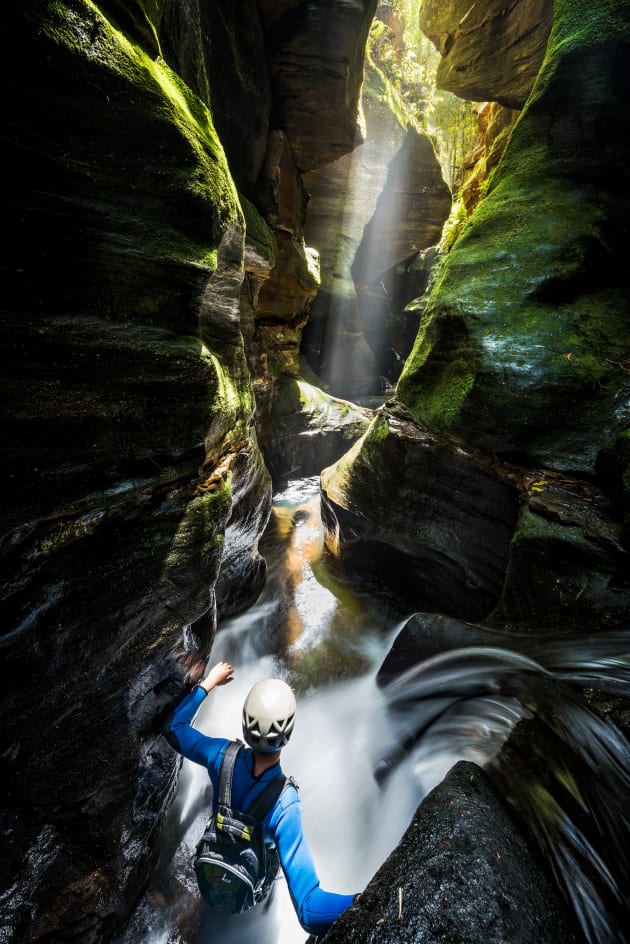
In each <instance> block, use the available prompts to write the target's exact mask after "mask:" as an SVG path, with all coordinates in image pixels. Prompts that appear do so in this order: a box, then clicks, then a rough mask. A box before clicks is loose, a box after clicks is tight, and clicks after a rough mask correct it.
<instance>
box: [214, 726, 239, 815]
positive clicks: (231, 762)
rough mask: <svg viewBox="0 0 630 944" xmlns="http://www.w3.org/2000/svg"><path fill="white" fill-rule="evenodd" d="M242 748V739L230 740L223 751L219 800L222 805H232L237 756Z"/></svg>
mask: <svg viewBox="0 0 630 944" xmlns="http://www.w3.org/2000/svg"><path fill="white" fill-rule="evenodd" d="M242 750H243V744H242V743H241V742H240V741H230V743H229V744H228V746H227V747H226V749H225V751H224V752H223V757H222V758H221V767H220V768H219V790H218V794H219V796H218V802H219V804H220V805H221V806H232V778H233V776H234V767H235V765H236V758H237V757H238V755H239V754H240V752H241V751H242Z"/></svg>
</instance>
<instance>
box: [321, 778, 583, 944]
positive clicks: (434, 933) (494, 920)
mask: <svg viewBox="0 0 630 944" xmlns="http://www.w3.org/2000/svg"><path fill="white" fill-rule="evenodd" d="M577 940H579V938H578V936H577V934H576V932H575V930H574V926H573V923H572V918H571V917H570V916H569V915H568V913H567V910H566V908H565V906H564V904H563V902H562V901H561V899H560V898H559V896H558V893H557V892H556V890H555V888H554V886H553V884H552V882H551V881H550V879H549V878H548V876H547V873H546V871H545V869H544V867H543V866H542V865H541V863H540V862H539V860H538V859H537V857H536V855H535V854H533V853H532V852H531V851H530V849H529V848H528V844H527V840H526V838H525V835H524V833H523V832H522V830H521V828H520V827H519V825H518V824H517V822H516V821H515V819H514V818H513V816H512V815H511V813H510V812H509V810H508V808H507V807H506V806H505V805H504V804H503V802H502V801H501V799H500V798H499V796H498V794H497V793H496V792H495V790H494V788H493V786H492V784H491V782H490V780H489V779H488V777H487V775H486V774H485V773H484V772H483V770H482V769H481V768H480V767H477V766H476V765H475V764H471V763H465V762H461V763H458V764H457V765H456V766H455V767H453V768H452V770H451V771H450V773H449V774H448V775H447V777H446V778H445V779H444V780H443V781H442V783H440V784H439V785H438V786H437V787H436V788H435V789H434V790H432V792H431V793H430V794H429V795H428V796H427V797H426V799H425V800H424V801H423V802H422V803H421V804H420V806H419V808H418V810H417V812H416V814H415V816H414V818H413V820H412V822H411V824H410V826H409V828H408V830H407V832H406V833H405V835H404V836H403V837H402V839H401V841H400V843H399V844H398V846H397V847H396V849H395V850H394V851H393V852H392V854H391V855H390V856H389V858H388V859H387V861H386V862H385V863H384V864H383V866H382V867H381V868H380V870H379V871H378V872H377V874H376V875H375V876H374V878H373V879H372V880H371V882H370V883H369V884H368V886H367V888H366V889H365V891H364V892H363V894H362V895H361V897H360V898H359V899H358V901H356V902H355V903H354V904H353V905H352V907H351V908H350V909H349V910H348V911H346V912H345V913H344V914H343V915H341V917H340V918H338V920H337V921H336V922H335V924H334V925H333V927H332V929H331V930H330V931H329V932H328V934H327V935H326V936H325V938H324V941H325V942H326V944H342V942H343V944H345V942H347V941H356V942H357V944H362V942H365V944H368V942H369V944H375V942H379V944H389V942H392V944H393V942H400V941H407V942H409V944H412V942H413V944H422V942H426V944H433V942H435V941H454V942H455V941H456V942H458V944H492V942H496V944H504V942H505V941H511V942H521V944H542V942H549V944H557V942H558V941H562V942H565V944H569V942H576V941H577Z"/></svg>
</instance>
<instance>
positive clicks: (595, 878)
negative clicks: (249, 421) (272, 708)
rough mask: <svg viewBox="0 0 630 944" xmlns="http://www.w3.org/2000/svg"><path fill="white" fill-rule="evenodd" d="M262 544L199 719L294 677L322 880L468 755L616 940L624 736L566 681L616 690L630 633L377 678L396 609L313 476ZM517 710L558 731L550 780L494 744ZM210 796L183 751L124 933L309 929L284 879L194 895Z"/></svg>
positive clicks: (357, 860) (203, 776)
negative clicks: (389, 679)
mask: <svg viewBox="0 0 630 944" xmlns="http://www.w3.org/2000/svg"><path fill="white" fill-rule="evenodd" d="M261 550H262V552H263V553H264V556H265V558H266V560H267V563H268V578H267V582H266V585H265V588H264V590H263V592H262V594H261V596H260V598H259V600H258V601H257V603H256V604H255V605H254V606H253V607H252V608H251V609H249V610H248V611H247V612H246V613H244V614H241V615H240V616H238V617H236V618H233V619H230V620H227V621H226V622H225V623H224V624H223V625H222V626H221V627H220V629H219V632H218V634H217V638H216V641H215V645H214V647H213V652H212V662H215V661H218V660H223V659H224V660H226V661H229V662H231V663H232V665H234V667H235V676H234V680H233V682H231V683H230V684H228V685H226V686H223V687H221V688H219V689H216V690H215V691H214V692H213V693H212V694H211V695H210V696H209V697H208V698H207V699H206V701H205V702H204V703H203V705H202V708H201V710H200V712H199V715H198V718H197V722H196V724H197V726H198V727H199V728H200V729H201V730H203V731H205V732H206V733H208V734H215V735H218V736H223V737H240V736H241V731H240V715H241V707H242V703H243V700H244V697H245V695H246V694H247V692H248V691H249V688H250V687H251V686H252V685H253V683H254V682H255V681H258V680H259V679H260V678H263V677H266V676H269V675H277V676H280V677H282V678H284V679H286V680H287V681H288V682H289V683H290V684H291V685H292V686H293V687H294V688H295V690H296V694H297V698H298V714H297V717H296V727H295V733H294V735H293V737H292V740H291V741H290V743H289V744H288V746H287V747H286V748H285V749H284V751H283V757H282V765H283V770H284V771H285V773H290V774H292V775H293V776H294V777H295V779H296V780H297V782H298V784H299V786H300V795H301V799H302V806H303V816H304V826H305V830H306V834H307V836H308V839H309V842H310V845H311V848H312V851H313V855H314V859H315V862H316V865H317V868H318V871H319V874H320V879H321V884H322V887H324V888H327V889H329V890H331V891H338V892H355V891H359V890H361V889H362V888H363V887H364V886H365V884H366V883H367V882H368V881H369V880H370V878H371V877H372V875H373V874H374V873H375V872H376V871H377V869H378V868H379V866H380V865H381V864H382V862H383V861H384V860H385V858H386V857H387V855H388V854H389V853H390V852H391V851H392V849H393V848H394V847H395V846H396V844H397V843H398V840H399V839H400V837H401V835H402V834H403V832H404V831H405V829H406V827H407V825H408V824H409V821H410V819H411V817H412V815H413V813H414V811H415V809H416V807H417V805H418V803H419V802H420V800H421V799H422V798H423V797H424V796H425V795H426V793H427V792H428V791H429V790H431V789H432V788H433V787H434V786H435V785H436V784H437V783H438V782H439V781H440V780H441V779H442V778H443V777H444V775H445V774H446V773H447V771H448V770H449V768H450V767H451V766H452V764H453V763H455V762H456V761H457V760H460V759H465V760H471V761H474V762H476V763H478V764H480V765H483V766H485V767H486V769H487V770H488V772H489V773H490V775H491V776H492V777H493V778H494V780H495V782H496V783H497V784H498V785H499V786H500V787H501V789H502V790H503V791H504V793H505V795H506V796H507V797H508V798H509V799H510V800H511V801H512V803H513V804H514V805H515V807H516V808H517V810H518V811H519V814H520V815H521V816H522V817H523V819H524V820H525V821H526V822H527V824H528V828H529V829H530V831H531V832H532V834H533V835H534V836H535V837H536V839H537V841H538V844H539V846H540V848H541V850H542V851H543V853H544V854H545V855H546V856H547V858H548V860H549V862H550V865H551V867H552V869H553V870H554V872H555V874H556V878H557V880H558V884H559V886H560V887H561V888H563V889H564V892H565V894H566V896H567V898H568V899H569V900H570V901H571V902H572V904H573V906H574V908H575V911H576V914H577V916H578V919H579V921H580V922H581V925H582V928H583V931H584V934H585V937H586V939H587V940H588V941H589V942H590V944H620V942H622V941H625V940H626V938H625V937H624V932H623V930H622V924H623V915H624V913H626V914H627V910H626V909H628V908H629V907H630V902H629V900H628V897H627V895H628V892H627V886H628V880H629V879H630V865H629V861H628V849H629V848H630V844H629V843H628V829H629V824H630V810H629V808H628V807H629V804H628V799H627V798H628V796H630V793H629V792H628V787H630V778H629V774H628V770H629V766H628V765H629V762H630V751H629V748H628V742H627V741H626V739H625V737H624V736H623V734H622V733H621V732H620V731H618V730H617V729H616V728H615V727H614V725H612V724H609V723H605V722H604V721H602V720H601V718H600V716H599V715H596V714H594V713H593V712H592V711H590V710H589V709H588V708H587V706H586V705H585V704H584V703H583V702H582V701H581V700H580V698H579V697H578V696H577V695H575V694H573V689H571V687H570V685H569V684H567V682H568V683H571V684H573V683H576V682H577V683H578V684H579V685H582V686H588V685H593V686H596V687H597V688H598V689H601V688H602V687H603V688H605V689H606V690H608V691H609V692H610V693H611V694H616V693H620V692H625V693H626V694H627V693H628V691H629V688H628V685H629V684H630V660H629V658H628V655H627V653H628V652H629V651H630V642H629V640H630V636H629V635H625V636H624V634H617V635H616V636H613V637H608V638H606V639H604V638H602V637H600V638H599V639H598V640H588V641H586V642H584V643H583V644H579V642H578V641H575V640H573V641H572V643H571V645H568V644H563V643H561V642H553V643H551V642H545V641H538V642H537V641H536V640H533V641H532V640H529V641H528V643H527V646H529V648H530V651H529V652H528V653H525V652H514V651H512V652H508V651H506V650H504V649H502V648H500V646H497V647H494V648H491V647H474V648H473V647H470V648H467V649H463V650H462V649H460V650H456V651H454V652H448V653H444V654H442V655H440V656H437V657H434V658H433V659H430V660H427V661H426V662H424V663H422V664H421V665H419V666H417V667H414V668H413V669H412V670H410V671H409V672H408V673H406V674H405V676H403V677H402V678H400V679H398V680H396V681H395V682H394V683H392V684H391V685H389V686H387V688H385V689H382V688H379V687H378V686H377V685H376V681H375V677H376V672H377V670H378V668H379V667H380V665H381V663H382V661H383V659H384V657H385V655H386V653H387V651H388V649H389V647H390V646H391V643H392V641H393V639H394V638H395V636H396V634H397V633H398V631H399V629H400V626H401V622H402V621H403V616H404V615H405V614H402V612H401V611H400V610H399V609H398V608H397V605H396V604H395V603H394V602H393V601H388V600H387V598H386V597H384V596H383V594H382V593H381V592H376V588H374V592H371V590H370V588H369V587H368V588H363V589H362V590H360V591H359V590H357V589H356V586H355V587H354V588H353V587H352V586H351V585H350V583H349V582H347V581H346V580H344V579H343V577H342V576H340V575H339V574H338V573H335V571H334V570H332V569H331V568H330V567H329V566H328V565H327V562H326V555H325V552H324V550H323V537H322V528H321V521H320V517H319V480H318V479H316V478H315V479H307V480H302V481H299V482H294V483H292V485H290V486H289V487H288V488H287V489H286V490H285V491H284V492H282V493H280V494H278V495H276V496H275V499H274V511H273V515H272V520H271V522H270V526H269V528H268V531H267V533H266V536H265V538H264V539H263V542H262V543H261ZM405 618H406V615H405ZM498 638H500V637H498ZM522 718H530V719H535V721H536V722H537V723H538V724H540V725H541V727H542V729H543V731H544V734H545V738H547V739H548V738H553V741H554V751H555V753H554V755H553V756H554V763H553V764H552V765H551V768H552V769H551V770H550V773H549V778H548V780H549V781H552V782H546V783H541V782H540V778H539V776H538V773H537V772H536V771H535V770H534V765H533V764H532V758H531V757H529V756H528V757H526V758H525V759H522V761H523V762H522V765H521V767H520V768H519V767H518V765H516V766H514V763H513V761H514V757H513V756H512V758H511V760H510V761H509V762H504V761H502V760H501V759H495V758H496V757H497V754H498V751H499V749H500V748H501V746H502V745H503V744H504V742H505V740H506V739H507V737H508V736H509V734H510V733H511V731H512V730H513V728H514V726H515V725H516V724H517V722H518V721H519V720H521V719H522ZM543 740H544V738H543ZM560 746H561V749H560ZM516 750H518V749H517V748H516ZM541 763H543V764H544V759H543V761H541ZM548 766H549V765H548ZM515 770H518V771H519V772H518V775H515V773H514V771H515ZM523 770H526V775H525V776H523ZM559 794H560V798H559ZM209 801H210V788H209V784H208V777H207V773H206V771H205V770H204V769H203V768H201V767H199V766H196V765H194V764H192V763H190V762H188V761H185V762H184V765H183V767H182V772H181V775H180V781H179V789H178V795H177V799H176V802H175V804H174V807H173V809H172V811H171V813H170V815H169V818H168V821H167V824H166V829H165V835H164V840H163V848H162V853H161V857H160V862H159V863H158V866H157V868H156V870H155V874H154V876H153V877H152V880H151V883H150V886H149V888H148V890H147V893H146V895H145V896H144V898H143V900H142V902H141V903H140V905H139V907H138V908H137V910H136V912H135V914H134V915H133V917H132V919H131V921H130V923H129V924H128V926H127V927H126V928H125V930H124V931H123V932H121V934H120V935H119V936H118V938H117V942H118V944H132V942H133V944H137V942H143V944H201V942H204V944H206V942H208V941H211V942H212V944H242V942H243V941H247V940H254V941H256V942H258V944H298V942H299V944H302V942H304V940H305V938H306V936H307V935H306V934H305V932H304V931H303V930H302V929H301V928H300V926H299V924H298V922H297V919H296V917H295V914H294V911H293V908H292V905H291V902H290V900H289V896H288V892H287V889H286V885H285V883H284V879H283V878H281V879H279V880H278V881H277V882H276V888H275V891H274V895H273V897H272V900H271V904H270V905H265V906H263V909H255V910H254V912H252V913H250V914H248V915H245V916H242V917H239V918H232V919H223V920H217V918H216V917H215V916H213V915H211V914H210V913H209V912H208V910H207V909H205V908H204V906H203V905H200V903H199V898H198V896H197V894H196V885H195V879H194V876H193V874H192V868H191V858H192V854H193V851H194V848H195V845H196V843H197V840H198V838H199V836H200V835H201V833H202V832H203V828H204V825H205V821H206V818H207V810H208V804H209ZM576 810H577V813H576ZM593 823H594V824H595V825H593ZM624 837H625V842H624Z"/></svg>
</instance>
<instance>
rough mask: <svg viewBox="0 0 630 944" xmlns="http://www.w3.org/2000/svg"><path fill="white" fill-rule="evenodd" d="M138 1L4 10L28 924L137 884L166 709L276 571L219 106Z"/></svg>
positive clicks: (8, 795) (9, 707)
mask: <svg viewBox="0 0 630 944" xmlns="http://www.w3.org/2000/svg"><path fill="white" fill-rule="evenodd" d="M142 9H143V8H142ZM142 9H141V8H140V7H137V8H134V7H129V8H128V9H127V10H126V11H124V12H125V15H126V17H127V19H126V20H125V23H128V25H129V32H128V33H126V32H124V30H123V29H122V21H119V20H117V19H115V20H114V21H113V22H110V21H109V20H108V19H107V17H106V16H105V15H104V14H102V13H101V12H99V10H98V9H97V8H96V7H95V6H93V5H92V4H88V3H83V2H81V0H72V2H69V3H67V4H57V5H55V7H54V8H52V7H51V6H50V4H44V3H38V2H35V0H33V2H28V3H24V4H21V5H20V6H19V8H18V7H16V8H14V9H13V10H12V11H11V14H10V16H9V17H8V21H9V22H8V25H7V28H8V30H9V34H10V36H11V41H12V42H13V43H15V45H16V48H19V50H20V55H21V57H22V62H23V64H24V66H25V67H24V68H23V69H20V70H19V71H16V72H14V73H12V75H11V76H10V80H9V82H8V83H5V96H6V99H5V119H4V122H3V138H4V142H3V153H4V155H5V158H6V159H8V161H9V163H10V167H11V172H10V174H9V175H8V177H7V178H5V180H10V188H9V189H8V192H7V193H6V195H5V200H4V206H5V214H6V225H7V232H8V233H10V238H9V240H8V246H7V251H6V252H5V254H4V257H3V268H4V276H5V291H6V292H7V295H6V299H5V301H6V304H4V305H3V311H2V321H1V331H2V360H3V385H4V394H5V398H4V402H3V407H2V414H3V429H4V432H5V436H4V440H3V488H4V494H5V496H6V495H9V494H10V495H11V500H10V501H8V502H5V503H4V510H3V516H2V563H3V571H4V573H5V575H6V582H5V583H4V586H3V618H2V637H1V639H0V646H1V648H2V662H3V666H4V670H5V679H6V680H7V681H8V682H9V684H8V685H5V686H3V691H2V705H1V712H2V771H1V774H0V776H1V777H2V782H3V785H4V800H3V810H2V832H3V850H2V856H1V882H0V885H1V891H0V896H1V902H2V904H1V906H0V910H1V912H2V929H3V930H2V933H3V934H5V935H8V939H11V940H16V941H20V940H29V941H37V940H41V939H47V940H59V939H61V938H64V937H65V936H67V935H71V936H73V937H74V938H76V939H77V940H82V941H92V940H94V941H96V940H101V939H102V938H103V935H105V936H106V935H107V934H108V933H109V932H111V930H112V927H113V926H114V924H115V923H116V920H117V918H118V917H119V916H120V915H121V914H122V913H124V911H125V909H126V908H127V907H128V905H129V902H130V901H131V899H132V898H133V896H134V895H135V894H137V892H138V891H139V888H140V886H141V883H142V880H143V875H144V874H145V872H146V869H147V868H148V866H149V863H150V860H151V856H152V854H153V850H154V848H155V843H156V840H157V838H158V836H159V826H160V822H161V819H162V816H163V815H164V813H165V811H166V808H167V805H168V800H169V798H170V794H171V793H172V791H173V789H174V774H175V770H176V760H175V757H174V755H173V754H172V752H171V751H170V749H169V748H168V747H167V746H166V745H165V744H164V743H163V739H162V738H161V736H160V733H159V732H160V719H161V716H162V714H163V713H164V710H165V708H166V706H167V705H168V704H169V703H170V702H171V701H172V700H173V698H174V697H176V696H177V695H178V693H179V692H181V687H182V684H183V682H184V679H186V680H187V682H188V684H190V682H191V681H192V680H194V679H195V678H197V677H198V676H199V674H200V673H201V672H202V671H203V668H204V664H205V659H206V658H207V654H208V652H209V648H210V645H211V641H212V637H213V633H214V625H215V608H216V607H215V596H218V598H219V605H220V606H221V608H222V609H223V611H227V610H229V609H230V608H234V607H235V608H239V607H242V606H243V605H244V603H245V602H246V601H248V600H250V599H251V598H252V596H253V595H255V594H256V592H257V589H258V588H259V587H260V585H261V581H262V579H263V577H264V562H263V561H262V559H261V558H260V556H259V555H258V553H257V549H256V548H257V540H258V536H259V535H260V533H261V531H262V529H263V527H264V525H265V522H266V520H267V516H268V513H269V506H270V485H269V476H268V474H267V472H266V470H265V468H264V465H263V463H262V459H261V457H260V454H259V452H258V449H257V446H256V442H255V439H254V437H253V435H252V428H251V424H252V421H253V411H254V400H253V395H252V391H251V387H250V381H249V372H248V369H247V364H246V361H245V354H244V349H243V339H242V336H241V332H240V315H239V294H240V288H241V283H242V279H243V246H244V220H243V215H242V212H241V209H240V206H239V201H238V198H237V194H236V190H235V187H234V183H233V181H232V178H231V176H230V172H229V169H228V165H227V162H226V159H225V155H224V152H223V149H222V147H221V144H220V142H219V139H218V137H217V134H216V131H215V129H214V126H213V123H212V118H211V115H210V112H209V111H208V109H207V107H206V106H205V105H204V103H203V102H202V101H201V100H200V98H198V97H197V96H196V95H195V94H193V93H192V92H191V91H190V90H189V88H187V86H186V85H185V84H184V83H183V82H182V81H181V80H180V78H179V77H178V76H177V75H176V74H175V73H174V72H173V71H172V70H171V69H170V68H169V67H168V65H167V64H166V62H165V59H164V56H160V55H159V53H158V49H159V45H158V43H159V40H158V38H157V36H156V33H155V31H153V30H152V29H151V24H150V22H149V20H148V19H147V17H146V15H145V16H142ZM116 12H117V11H116V10H114V13H116ZM134 14H135V15H137V18H136V16H135V15H134ZM136 40H138V41H137V42H136ZM29 63H31V64H33V65H32V68H31V67H28V64H29ZM34 64H36V65H34ZM215 588H216V590H215ZM190 624H192V628H191V626H190Z"/></svg>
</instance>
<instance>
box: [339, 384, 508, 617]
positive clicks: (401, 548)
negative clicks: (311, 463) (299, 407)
mask: <svg viewBox="0 0 630 944" xmlns="http://www.w3.org/2000/svg"><path fill="white" fill-rule="evenodd" d="M516 503H517V498H516V492H515V489H514V486H513V485H512V484H511V483H510V481H509V479H508V478H507V476H506V477H504V478H503V479H502V478H501V477H500V476H499V475H497V471H496V469H495V468H493V466H492V463H490V462H488V461H486V459H485V458H484V457H483V456H478V455H475V454H474V453H473V451H472V450H471V451H466V450H464V449H462V448H461V444H459V443H457V442H453V441H450V440H449V439H448V437H443V438H440V437H436V436H434V435H432V434H431V433H429V432H428V431H427V430H421V429H419V428H418V427H417V426H416V425H415V424H414V423H413V421H412V420H411V417H409V416H408V415H406V414H405V413H404V411H401V410H400V409H398V410H397V409H396V405H395V404H393V403H390V404H386V405H385V406H384V407H382V408H381V409H380V410H379V411H378V412H377V414H376V416H375V419H374V421H373V422H372V424H371V426H370V428H369V429H368V431H367V432H366V434H365V435H364V436H363V437H362V439H360V440H359V441H358V442H357V443H356V445H355V446H353V448H352V449H351V450H350V451H349V452H348V453H346V455H345V456H343V457H342V458H341V459H340V460H339V461H338V462H337V463H336V464H335V465H333V466H331V467H330V468H328V469H325V470H324V472H323V473H322V519H323V522H324V527H325V531H326V544H327V546H328V547H329V549H330V550H331V551H332V552H333V553H337V554H339V553H341V555H342V557H343V559H344V562H345V564H346V565H347V566H349V567H353V568H356V569H357V570H359V571H367V572H369V573H373V574H374V575H375V576H377V577H381V578H382V579H383V580H385V581H386V582H387V583H388V585H390V586H392V587H394V588H395V589H396V590H397V591H398V593H399V594H400V595H401V596H402V597H403V598H404V599H406V600H407V601H408V602H410V603H411V604H412V605H413V606H415V607H417V608H418V609H425V610H438V609H442V610H445V611H446V612H449V613H451V614H452V615H456V616H459V617H461V618H464V619H479V618H480V617H481V616H482V615H484V614H485V613H487V612H488V611H489V610H490V609H491V608H492V607H493V606H494V605H495V604H496V602H497V600H498V598H499V595H500V593H501V588H502V585H503V580H504V573H505V565H506V559H507V554H508V548H509V543H510V538H511V535H512V531H513V527H514V521H515V515H516Z"/></svg>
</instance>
